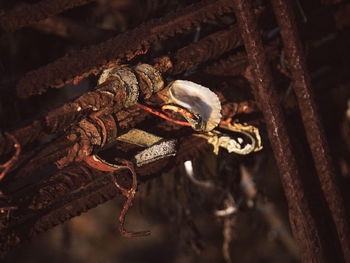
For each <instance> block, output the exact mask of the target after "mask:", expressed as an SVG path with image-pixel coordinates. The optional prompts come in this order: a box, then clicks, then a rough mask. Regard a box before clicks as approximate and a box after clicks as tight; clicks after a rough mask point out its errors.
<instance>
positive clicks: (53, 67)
mask: <svg viewBox="0 0 350 263" xmlns="http://www.w3.org/2000/svg"><path fill="white" fill-rule="evenodd" d="M232 6H233V4H232V1H228V0H220V1H217V2H212V1H203V2H200V3H198V4H195V5H192V6H189V7H187V8H184V9H182V10H179V11H177V12H174V13H171V14H169V15H167V16H165V17H163V18H160V19H155V20H152V21H150V22H148V23H147V24H145V25H141V26H139V27H137V28H135V29H133V30H130V31H128V32H126V33H124V34H121V35H118V36H116V37H115V38H112V39H110V40H108V41H106V42H103V43H101V44H99V45H97V46H91V47H89V48H87V49H83V50H80V51H76V52H75V53H73V54H71V55H66V56H64V57H62V58H60V59H58V60H56V61H55V62H52V63H50V64H48V65H46V66H45V67H42V68H39V69H37V70H34V71H31V72H29V73H27V74H26V75H25V76H24V77H23V78H21V79H20V80H19V82H18V83H17V86H16V91H17V95H18V97H20V98H28V97H30V96H32V95H35V94H42V93H44V92H45V91H46V90H47V88H50V87H57V88H59V87H62V86H63V85H64V84H67V83H69V82H71V81H73V79H74V78H75V77H86V76H88V75H89V74H90V73H93V72H95V73H98V72H99V71H101V70H102V69H104V68H108V67H109V66H111V65H113V64H118V63H119V62H121V61H129V60H131V59H132V58H134V57H135V56H137V55H138V54H143V53H145V52H146V51H147V50H148V49H149V48H150V46H151V45H152V44H153V43H155V42H157V41H159V40H164V39H167V38H169V37H171V36H173V35H175V33H180V32H182V31H184V30H188V29H190V28H193V27H195V26H197V25H199V24H200V23H203V22H205V21H207V20H208V19H211V18H214V17H215V16H218V15H222V14H224V13H228V12H230V11H232Z"/></svg>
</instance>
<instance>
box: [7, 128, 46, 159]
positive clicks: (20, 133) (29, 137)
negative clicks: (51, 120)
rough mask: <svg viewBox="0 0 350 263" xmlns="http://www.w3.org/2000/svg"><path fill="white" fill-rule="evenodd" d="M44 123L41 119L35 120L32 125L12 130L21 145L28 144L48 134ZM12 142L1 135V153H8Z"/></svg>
mask: <svg viewBox="0 0 350 263" xmlns="http://www.w3.org/2000/svg"><path fill="white" fill-rule="evenodd" d="M43 127H44V125H43V123H42V122H41V121H33V122H32V123H31V124H30V125H28V126H25V127H23V128H19V129H17V130H15V131H13V132H11V133H12V134H13V135H14V136H15V137H16V138H18V139H17V140H18V142H19V144H21V145H26V144H28V143H31V142H33V141H35V140H36V139H37V138H39V137H41V136H43V135H45V134H46V132H45V131H44V128H43ZM11 148H12V143H11V141H10V140H6V139H5V137H4V136H1V137H0V153H1V154H3V153H7V152H9V151H10V150H11Z"/></svg>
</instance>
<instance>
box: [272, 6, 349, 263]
mask: <svg viewBox="0 0 350 263" xmlns="http://www.w3.org/2000/svg"><path fill="white" fill-rule="evenodd" d="M272 4H273V8H274V11H275V14H276V18H277V22H278V24H279V25H280V29H281V31H280V32H281V36H282V41H283V45H284V49H285V52H286V57H287V59H288V61H289V67H290V71H291V73H292V78H293V80H294V84H293V89H294V91H295V93H296V96H297V99H298V104H299V108H300V111H301V117H302V120H303V124H304V127H305V131H306V135H307V139H308V143H309V145H310V148H311V152H312V156H313V159H314V162H315V167H316V170H317V174H318V177H319V180H320V183H321V188H322V190H323V193H324V195H325V198H326V200H327V203H328V206H329V208H330V210H331V213H332V217H333V220H334V223H335V226H336V229H337V232H338V236H339V239H340V244H341V246H342V249H343V253H344V257H345V261H346V262H350V227H349V224H348V222H347V220H346V218H347V216H346V211H345V207H344V201H343V198H342V196H341V193H340V189H339V187H338V186H337V181H336V175H335V171H334V167H333V164H332V160H331V157H330V155H329V149H328V144H327V141H326V136H325V133H324V128H323V125H322V123H321V120H320V117H319V114H318V109H317V106H316V103H315V99H314V94H313V90H312V86H311V79H310V76H309V74H308V71H307V66H306V61H305V56H304V52H303V48H302V44H301V41H300V39H299V35H298V32H297V25H296V21H295V17H294V14H293V11H292V10H293V7H292V5H291V3H290V1H289V0H283V1H282V0H272Z"/></svg>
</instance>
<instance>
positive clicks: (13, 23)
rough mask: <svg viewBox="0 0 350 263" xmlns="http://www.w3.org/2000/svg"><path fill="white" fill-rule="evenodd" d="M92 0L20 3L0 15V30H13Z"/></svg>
mask: <svg viewBox="0 0 350 263" xmlns="http://www.w3.org/2000/svg"><path fill="white" fill-rule="evenodd" d="M92 1H94V0H43V1H40V2H38V3H36V4H32V5H29V4H23V3H22V4H20V5H19V6H17V7H15V8H14V9H13V10H10V11H9V12H6V13H5V14H4V15H2V16H0V32H13V31H16V30H18V29H20V28H22V27H25V26H27V25H31V24H34V23H35V22H38V21H40V20H42V19H45V18H47V17H50V16H53V15H56V14H59V13H62V12H63V11H65V10H67V9H71V8H74V7H76V6H81V5H85V4H87V3H89V2H92Z"/></svg>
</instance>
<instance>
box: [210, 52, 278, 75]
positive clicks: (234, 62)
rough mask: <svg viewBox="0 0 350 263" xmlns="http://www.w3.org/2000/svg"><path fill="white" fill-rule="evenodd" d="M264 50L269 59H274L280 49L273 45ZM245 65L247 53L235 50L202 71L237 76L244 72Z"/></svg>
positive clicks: (246, 63) (246, 64)
mask: <svg viewBox="0 0 350 263" xmlns="http://www.w3.org/2000/svg"><path fill="white" fill-rule="evenodd" d="M265 52H266V54H267V59H269V60H272V59H275V58H277V57H278V56H279V55H280V51H279V49H278V48H277V47H276V46H275V45H271V46H268V47H266V49H265ZM247 66H248V58H247V54H246V53H244V52H237V53H236V54H235V55H232V56H229V57H227V58H224V59H221V60H219V61H216V62H214V63H212V64H211V65H208V66H207V67H206V68H205V69H204V71H205V72H207V73H209V74H212V75H216V76H239V75H241V74H243V73H244V72H245V70H246V68H247Z"/></svg>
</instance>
